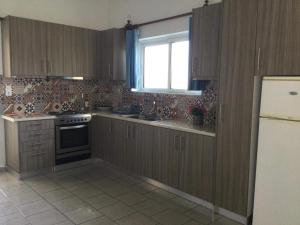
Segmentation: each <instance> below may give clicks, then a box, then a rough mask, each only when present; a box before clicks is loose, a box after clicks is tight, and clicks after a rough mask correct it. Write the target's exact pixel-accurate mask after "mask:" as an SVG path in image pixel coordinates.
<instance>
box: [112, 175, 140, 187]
mask: <svg viewBox="0 0 300 225" xmlns="http://www.w3.org/2000/svg"><path fill="white" fill-rule="evenodd" d="M118 182H120V183H122V184H128V185H137V184H141V183H143V180H141V179H137V178H134V177H130V176H125V177H122V178H120V179H118Z"/></svg>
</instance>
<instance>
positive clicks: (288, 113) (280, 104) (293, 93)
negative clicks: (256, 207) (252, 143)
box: [260, 80, 300, 224]
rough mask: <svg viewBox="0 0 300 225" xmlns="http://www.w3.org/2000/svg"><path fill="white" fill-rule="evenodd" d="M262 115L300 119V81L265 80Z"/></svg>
mask: <svg viewBox="0 0 300 225" xmlns="http://www.w3.org/2000/svg"><path fill="white" fill-rule="evenodd" d="M260 115H261V116H267V117H268V116H269V117H270V116H273V117H284V118H286V119H300V80H299V81H296V80H294V81H292V80H264V81H263V85H262V97H261V109H260ZM299 224H300V223H299Z"/></svg>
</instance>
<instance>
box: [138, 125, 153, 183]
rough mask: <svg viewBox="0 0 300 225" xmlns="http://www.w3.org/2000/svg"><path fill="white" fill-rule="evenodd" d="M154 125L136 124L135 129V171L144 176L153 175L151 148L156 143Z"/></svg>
mask: <svg viewBox="0 0 300 225" xmlns="http://www.w3.org/2000/svg"><path fill="white" fill-rule="evenodd" d="M155 131H156V128H155V127H152V126H147V125H138V127H137V130H136V135H137V141H138V144H137V149H136V173H137V174H138V175H141V176H145V177H150V178H151V177H153V174H152V172H153V171H152V169H153V168H152V163H153V149H154V148H156V146H157V143H158V135H157V132H155Z"/></svg>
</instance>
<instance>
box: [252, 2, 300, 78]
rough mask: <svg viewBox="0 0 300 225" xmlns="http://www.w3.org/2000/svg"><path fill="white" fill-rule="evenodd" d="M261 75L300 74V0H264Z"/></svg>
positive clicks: (261, 7)
mask: <svg viewBox="0 0 300 225" xmlns="http://www.w3.org/2000/svg"><path fill="white" fill-rule="evenodd" d="M258 9H259V10H258V12H259V14H258V18H259V20H258V33H257V47H256V50H257V51H256V74H257V75H263V76H266V75H279V76H284V75H287V76H291V75H300V63H299V59H300V29H299V27H300V1H299V0H261V1H259V8H258Z"/></svg>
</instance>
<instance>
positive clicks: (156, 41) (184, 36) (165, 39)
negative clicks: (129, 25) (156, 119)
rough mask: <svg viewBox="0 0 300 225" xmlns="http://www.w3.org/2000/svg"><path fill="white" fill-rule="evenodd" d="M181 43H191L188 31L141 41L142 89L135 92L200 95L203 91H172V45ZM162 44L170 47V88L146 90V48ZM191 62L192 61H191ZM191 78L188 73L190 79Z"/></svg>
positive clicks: (139, 88)
mask: <svg viewBox="0 0 300 225" xmlns="http://www.w3.org/2000/svg"><path fill="white" fill-rule="evenodd" d="M180 41H189V33H188V31H185V32H180V33H174V34H169V35H163V36H156V37H151V38H143V39H140V40H139V55H140V71H141V74H139V76H140V77H139V78H140V79H139V80H140V82H139V83H140V87H138V88H137V89H133V90H132V91H135V92H147V93H172V94H191V95H199V94H202V91H190V90H188V87H187V89H172V44H173V43H175V42H180ZM161 44H168V45H169V65H168V88H166V89H164V88H145V86H144V76H145V66H144V65H145V48H146V47H147V46H155V45H161ZM189 60H190V59H189ZM189 76H190V74H189V72H188V77H189Z"/></svg>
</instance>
